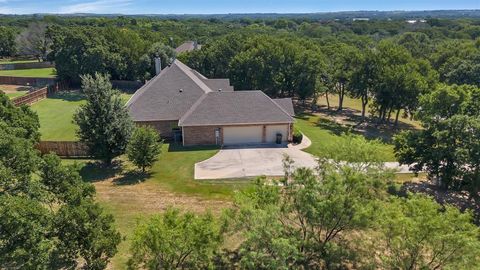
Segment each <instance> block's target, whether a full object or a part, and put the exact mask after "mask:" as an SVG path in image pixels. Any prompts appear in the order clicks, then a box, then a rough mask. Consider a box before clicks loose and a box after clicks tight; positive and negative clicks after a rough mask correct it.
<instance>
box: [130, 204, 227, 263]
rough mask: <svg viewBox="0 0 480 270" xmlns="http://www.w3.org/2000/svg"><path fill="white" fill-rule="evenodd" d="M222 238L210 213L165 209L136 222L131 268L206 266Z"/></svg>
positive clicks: (221, 232) (216, 222)
mask: <svg viewBox="0 0 480 270" xmlns="http://www.w3.org/2000/svg"><path fill="white" fill-rule="evenodd" d="M222 241H223V229H222V226H221V225H220V224H219V223H218V221H217V220H216V219H215V218H214V217H213V216H212V215H211V214H209V213H207V214H203V215H195V214H193V213H190V212H187V213H183V214H182V213H180V211H179V210H177V209H171V208H170V209H168V210H167V211H166V212H165V213H164V214H162V215H156V216H153V217H152V218H150V219H149V220H148V221H147V222H145V223H142V224H140V225H138V226H137V228H136V229H135V232H134V236H133V240H132V246H131V251H132V257H131V258H130V259H129V261H128V265H129V268H130V269H138V268H142V269H186V268H187V269H207V268H210V267H211V266H212V258H213V255H214V253H215V252H216V251H217V249H218V248H219V246H220V244H221V243H222Z"/></svg>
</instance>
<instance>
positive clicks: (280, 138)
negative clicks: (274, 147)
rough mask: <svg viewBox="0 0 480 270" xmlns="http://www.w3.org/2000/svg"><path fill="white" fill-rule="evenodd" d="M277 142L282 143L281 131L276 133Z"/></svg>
mask: <svg viewBox="0 0 480 270" xmlns="http://www.w3.org/2000/svg"><path fill="white" fill-rule="evenodd" d="M276 142H277V144H281V143H282V133H277V140H276Z"/></svg>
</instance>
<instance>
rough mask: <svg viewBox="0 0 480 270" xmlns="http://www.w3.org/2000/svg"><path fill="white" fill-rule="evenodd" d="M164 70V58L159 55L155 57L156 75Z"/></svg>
mask: <svg viewBox="0 0 480 270" xmlns="http://www.w3.org/2000/svg"><path fill="white" fill-rule="evenodd" d="M161 71H162V60H161V59H160V57H158V55H157V56H156V57H155V75H158V74H160V72H161Z"/></svg>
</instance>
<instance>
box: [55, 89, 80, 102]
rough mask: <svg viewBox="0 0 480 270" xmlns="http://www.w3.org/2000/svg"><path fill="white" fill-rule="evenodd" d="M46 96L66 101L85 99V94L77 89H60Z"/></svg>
mask: <svg viewBox="0 0 480 270" xmlns="http://www.w3.org/2000/svg"><path fill="white" fill-rule="evenodd" d="M48 98H50V99H62V100H66V101H72V102H75V101H82V100H84V99H85V96H84V95H83V94H82V93H81V92H80V91H78V90H71V91H60V92H57V93H55V94H52V95H49V96H48Z"/></svg>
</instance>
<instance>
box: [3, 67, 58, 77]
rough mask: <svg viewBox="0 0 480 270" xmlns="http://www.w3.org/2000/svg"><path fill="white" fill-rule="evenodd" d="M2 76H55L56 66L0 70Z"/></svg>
mask: <svg viewBox="0 0 480 270" xmlns="http://www.w3.org/2000/svg"><path fill="white" fill-rule="evenodd" d="M0 76H15V77H39V78H54V77H55V76H56V71H55V68H34V69H16V70H0Z"/></svg>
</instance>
